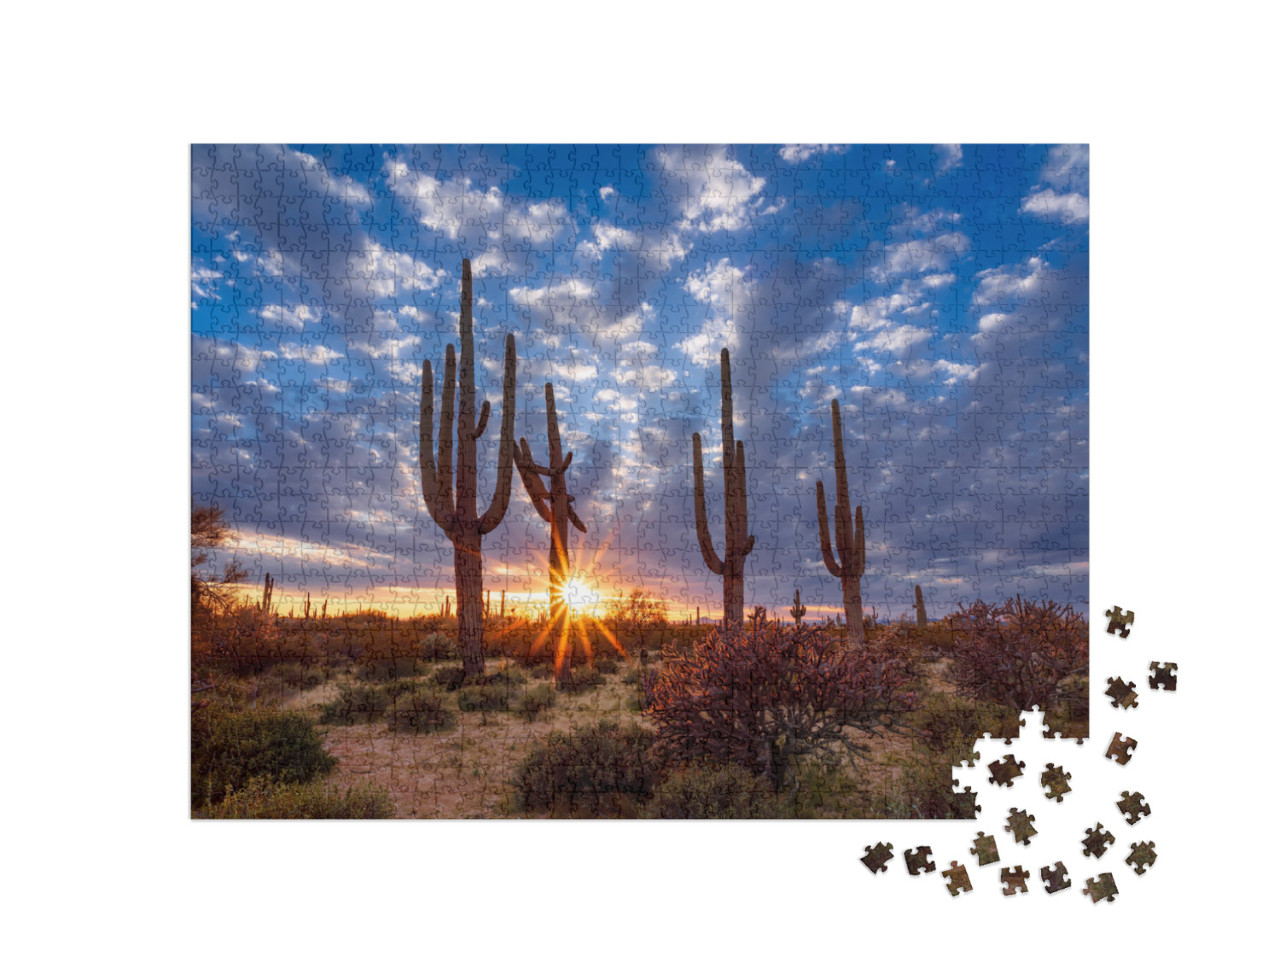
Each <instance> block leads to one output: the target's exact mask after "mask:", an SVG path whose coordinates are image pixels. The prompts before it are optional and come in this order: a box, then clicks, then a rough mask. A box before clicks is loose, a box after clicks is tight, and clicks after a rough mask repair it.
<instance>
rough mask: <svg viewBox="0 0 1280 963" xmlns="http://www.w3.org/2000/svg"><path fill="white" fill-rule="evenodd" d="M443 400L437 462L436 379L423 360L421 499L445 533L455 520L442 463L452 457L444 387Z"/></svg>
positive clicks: (449, 394)
mask: <svg viewBox="0 0 1280 963" xmlns="http://www.w3.org/2000/svg"><path fill="white" fill-rule="evenodd" d="M443 400H444V402H445V403H446V404H447V405H448V408H447V409H446V411H447V412H448V413H447V415H446V413H445V411H442V412H441V417H442V428H444V435H443V436H442V437H441V439H440V441H441V445H440V448H441V452H440V454H441V459H442V461H441V463H440V465H439V466H437V465H436V461H435V454H434V451H433V449H434V448H435V438H434V437H433V436H434V428H435V382H434V379H433V377H432V373H431V362H430V361H424V362H422V404H421V408H420V411H419V416H420V417H419V424H418V470H419V474H420V475H421V476H422V499H423V501H424V502H425V503H426V506H427V513H428V514H429V515H430V516H431V520H432V521H434V522H435V523H436V524H437V525H439V526H440V528H441V529H442V530H443V531H444V532H445V534H450V533H452V532H453V529H454V525H455V520H454V516H453V505H452V504H451V501H452V498H451V493H450V488H451V487H452V477H451V474H450V475H445V477H444V478H441V475H442V474H444V467H445V465H446V464H448V463H449V461H448V460H449V458H450V457H451V454H450V449H451V446H450V445H449V444H447V443H446V442H445V439H447V438H448V437H449V430H448V425H447V424H445V423H444V420H445V419H446V418H447V419H448V420H449V421H451V420H452V403H453V393H452V392H451V391H450V390H449V389H448V388H447V387H446V388H445V391H444V399H443Z"/></svg>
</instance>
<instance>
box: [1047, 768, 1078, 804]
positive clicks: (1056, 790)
mask: <svg viewBox="0 0 1280 963" xmlns="http://www.w3.org/2000/svg"><path fill="white" fill-rule="evenodd" d="M1070 778H1071V773H1069V772H1063V771H1062V767H1061V766H1055V765H1054V764H1053V763H1049V766H1048V768H1047V769H1045V771H1044V772H1042V773H1041V774H1040V785H1041V786H1043V787H1044V788H1045V789H1047V790H1048V792H1046V793H1045V794H1044V798H1045V799H1053V800H1056V801H1057V802H1062V797H1063V796H1065V795H1066V794H1067V793H1069V792H1071V783H1069V782H1067V780H1068V779H1070Z"/></svg>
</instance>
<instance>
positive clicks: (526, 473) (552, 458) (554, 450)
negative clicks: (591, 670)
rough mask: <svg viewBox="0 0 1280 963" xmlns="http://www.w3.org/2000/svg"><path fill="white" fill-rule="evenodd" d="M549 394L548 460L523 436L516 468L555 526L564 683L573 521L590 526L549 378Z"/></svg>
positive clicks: (552, 573)
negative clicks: (541, 460)
mask: <svg viewBox="0 0 1280 963" xmlns="http://www.w3.org/2000/svg"><path fill="white" fill-rule="evenodd" d="M546 395H547V449H548V455H549V458H548V459H547V464H546V466H545V467H544V466H542V465H539V464H538V463H537V462H535V461H534V460H533V452H532V451H530V449H529V442H528V441H527V440H525V439H524V438H521V439H520V448H519V450H518V451H517V452H516V468H518V469H519V470H520V480H521V481H523V482H524V487H525V491H527V492H528V493H529V500H530V501H531V502H533V507H534V508H535V509H537V511H538V515H539V516H541V518H542V520H543V521H544V522H546V523H547V524H548V525H550V526H551V550H550V556H549V560H548V562H547V574H548V581H549V583H550V595H551V623H552V626H553V631H555V633H556V636H557V639H558V640H559V642H558V645H557V648H556V685H558V686H561V687H564V686H566V685H568V684H569V682H570V676H569V670H570V668H571V666H572V661H573V643H572V640H570V639H569V629H570V626H569V608H568V606H567V605H566V604H565V598H564V589H565V585H566V584H567V583H568V581H569V523H570V522H573V527H574V528H576V529H577V530H578V531H580V532H585V531H586V530H587V526H586V525H584V524H582V519H580V518H579V517H578V513H577V512H575V511H574V510H573V496H572V495H570V494H569V487H568V484H567V483H566V482H565V477H564V476H565V472H567V471H568V470H569V465H570V463H571V462H572V461H573V452H569V454H568V455H563V453H562V452H561V449H560V424H559V421H558V419H557V418H556V396H555V390H554V389H553V388H552V386H551V382H549V381H548V382H547V385H546ZM544 476H545V477H546V478H547V479H549V480H550V483H551V487H550V489H548V488H547V486H546V485H545V484H543V481H542V479H543V477H544Z"/></svg>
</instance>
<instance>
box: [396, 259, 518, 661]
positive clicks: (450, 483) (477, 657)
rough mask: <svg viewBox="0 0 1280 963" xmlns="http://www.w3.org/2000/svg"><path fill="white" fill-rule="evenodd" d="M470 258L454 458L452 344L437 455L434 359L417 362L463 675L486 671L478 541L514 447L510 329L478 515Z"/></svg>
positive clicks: (429, 493) (423, 454) (479, 430)
mask: <svg viewBox="0 0 1280 963" xmlns="http://www.w3.org/2000/svg"><path fill="white" fill-rule="evenodd" d="M471 327H472V320H471V262H470V261H469V260H463V262H462V313H461V316H460V317H459V319H458V334H459V337H460V339H461V341H462V358H461V362H460V364H457V365H456V370H457V380H458V385H457V387H458V428H457V431H458V455H457V457H458V464H457V477H456V478H455V476H454V464H453V458H454V454H453V437H452V436H453V400H454V373H455V359H454V351H453V345H449V346H448V348H447V349H446V350H445V356H444V385H443V387H442V389H441V403H440V408H441V410H440V454H439V457H438V458H437V457H435V455H434V454H433V452H432V449H433V448H434V446H435V441H434V436H433V429H434V424H433V423H434V420H435V411H434V405H435V385H434V383H433V381H432V377H431V362H430V361H424V362H423V363H422V411H421V416H422V420H421V424H420V438H419V450H418V466H419V469H420V470H421V474H422V497H423V500H424V501H425V502H426V503H427V511H428V512H429V513H430V515H431V519H432V521H434V522H435V523H436V524H437V525H438V526H439V527H440V529H441V531H443V532H444V533H445V534H446V535H448V536H449V540H450V541H451V542H453V578H454V588H455V590H456V592H457V595H458V651H459V652H460V653H461V654H462V670H463V672H464V674H465V675H466V676H468V677H470V676H476V675H483V674H484V618H483V600H482V595H483V592H484V569H483V565H482V562H481V558H480V540H481V538H482V537H483V536H485V535H488V534H489V533H490V532H491V531H493V530H494V529H495V528H497V527H498V523H499V522H501V521H502V517H503V516H504V515H505V514H506V512H507V505H508V504H509V503H510V501H511V465H512V462H513V460H514V452H515V437H514V436H515V414H516V339H515V335H512V334H508V335H507V345H506V358H505V362H504V365H503V375H502V427H501V429H500V432H499V436H498V484H497V487H496V489H495V490H494V493H493V500H492V501H491V502H490V503H489V507H488V508H487V509H486V510H485V513H484V514H483V515H479V514H477V511H476V439H478V438H479V437H480V436H481V435H482V434H484V430H485V428H486V427H487V426H488V424H489V402H487V401H486V402H485V403H484V404H483V405H481V407H480V416H479V419H478V420H477V418H476V369H475V342H474V339H473V338H472V334H471Z"/></svg>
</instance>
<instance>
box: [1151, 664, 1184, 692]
mask: <svg viewBox="0 0 1280 963" xmlns="http://www.w3.org/2000/svg"><path fill="white" fill-rule="evenodd" d="M1177 672H1178V663H1176V662H1165V663H1163V664H1161V663H1159V662H1152V663H1151V675H1149V676H1147V684H1148V685H1149V686H1150V687H1151V688H1153V689H1161V688H1163V689H1165V690H1166V691H1168V692H1173V691H1174V690H1175V689H1177V688H1178V675H1177Z"/></svg>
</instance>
